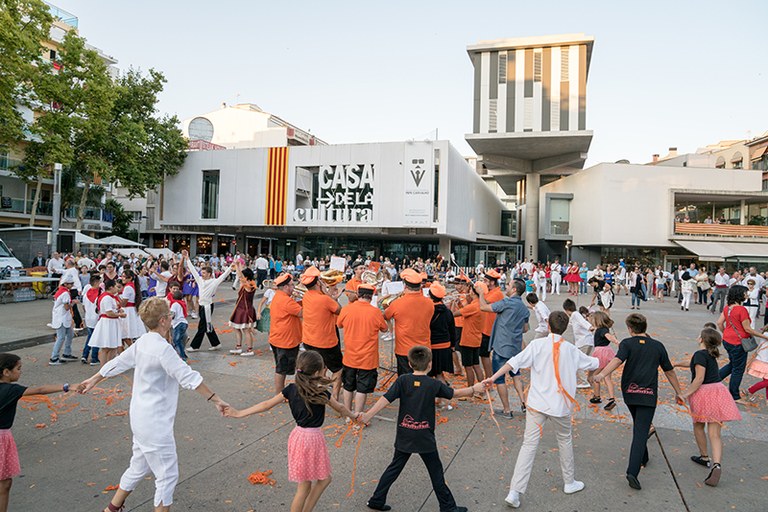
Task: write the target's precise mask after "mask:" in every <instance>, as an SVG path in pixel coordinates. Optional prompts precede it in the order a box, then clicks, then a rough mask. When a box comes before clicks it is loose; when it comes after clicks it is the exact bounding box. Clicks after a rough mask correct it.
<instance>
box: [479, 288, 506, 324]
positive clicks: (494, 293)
mask: <svg viewBox="0 0 768 512" xmlns="http://www.w3.org/2000/svg"><path fill="white" fill-rule="evenodd" d="M503 298H504V292H502V291H501V288H498V287H497V288H494V289H493V290H491V291H489V292H488V293H486V294H485V302H487V303H488V304H493V303H494V302H499V301H500V300H501V299H503ZM481 313H482V314H483V334H485V335H486V336H490V335H491V331H492V330H493V322H494V321H495V320H496V313H489V312H487V311H481Z"/></svg>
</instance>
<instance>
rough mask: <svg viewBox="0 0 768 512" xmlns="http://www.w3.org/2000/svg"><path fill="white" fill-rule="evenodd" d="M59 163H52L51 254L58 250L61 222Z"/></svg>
mask: <svg viewBox="0 0 768 512" xmlns="http://www.w3.org/2000/svg"><path fill="white" fill-rule="evenodd" d="M61 167H62V166H61V164H59V163H55V164H53V220H52V221H51V254H53V253H54V252H56V251H57V250H58V244H59V224H60V223H61Z"/></svg>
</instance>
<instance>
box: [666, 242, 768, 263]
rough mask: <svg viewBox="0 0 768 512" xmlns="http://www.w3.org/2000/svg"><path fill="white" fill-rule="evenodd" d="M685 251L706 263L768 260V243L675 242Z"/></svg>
mask: <svg viewBox="0 0 768 512" xmlns="http://www.w3.org/2000/svg"><path fill="white" fill-rule="evenodd" d="M675 243H676V244H677V245H679V246H680V247H682V248H683V249H685V250H687V251H689V252H692V253H693V254H695V255H696V256H698V257H699V259H702V260H705V261H723V260H726V259H734V258H768V243H764V244H758V243H740V242H689V241H682V240H675Z"/></svg>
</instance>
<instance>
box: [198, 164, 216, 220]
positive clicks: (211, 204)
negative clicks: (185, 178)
mask: <svg viewBox="0 0 768 512" xmlns="http://www.w3.org/2000/svg"><path fill="white" fill-rule="evenodd" d="M202 206H203V211H202V213H201V214H200V216H201V217H202V218H203V219H217V218H219V171H218V170H215V171H203V202H202Z"/></svg>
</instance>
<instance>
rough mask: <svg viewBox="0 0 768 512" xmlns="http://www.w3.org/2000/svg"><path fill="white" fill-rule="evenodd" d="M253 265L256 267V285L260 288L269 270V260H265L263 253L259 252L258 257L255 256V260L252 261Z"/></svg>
mask: <svg viewBox="0 0 768 512" xmlns="http://www.w3.org/2000/svg"><path fill="white" fill-rule="evenodd" d="M253 266H254V267H255V268H256V285H257V286H258V287H259V288H262V284H263V283H264V280H265V279H266V278H267V273H268V272H269V260H267V258H265V257H264V255H263V254H260V255H259V257H258V258H256V261H255V262H253Z"/></svg>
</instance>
